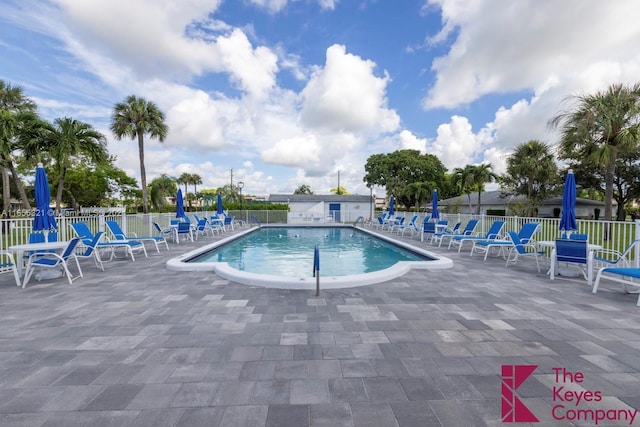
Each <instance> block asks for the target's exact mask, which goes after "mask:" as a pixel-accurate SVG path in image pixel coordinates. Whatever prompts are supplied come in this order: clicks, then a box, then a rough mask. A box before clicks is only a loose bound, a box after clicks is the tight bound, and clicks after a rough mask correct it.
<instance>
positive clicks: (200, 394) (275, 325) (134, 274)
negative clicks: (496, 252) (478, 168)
mask: <svg viewBox="0 0 640 427" xmlns="http://www.w3.org/2000/svg"><path fill="white" fill-rule="evenodd" d="M207 239H209V238H207ZM404 240H412V239H410V238H408V237H405V238H404ZM202 242H203V239H202V238H201V239H200V241H199V242H197V243H196V244H191V243H187V244H183V243H181V244H180V245H175V244H171V245H170V246H171V251H169V252H167V251H163V252H162V253H161V254H157V253H155V252H154V251H149V258H148V259H144V258H140V257H138V258H137V260H136V262H135V263H133V262H130V261H114V262H112V263H109V264H107V265H106V272H104V273H102V272H100V271H98V270H97V269H96V268H95V266H94V265H93V263H92V261H88V260H84V261H83V262H82V266H83V268H84V272H85V277H84V278H83V279H80V280H78V281H76V282H74V283H73V284H72V285H69V284H68V283H67V282H66V281H65V280H64V279H57V280H53V281H48V282H36V281H32V283H31V284H30V285H28V287H27V288H26V289H24V290H23V289H18V288H16V287H15V285H14V283H13V281H12V276H11V275H8V274H5V275H2V276H0V426H34V427H36V426H64V427H68V426H83V425H87V426H91V427H99V426H154V427H159V426H189V427H195V426H233V427H237V426H251V427H258V426H292V427H304V426H331V427H336V426H367V427H372V426H383V427H392V426H403V427H404V426H421V427H425V426H447V427H449V426H453V427H461V426H499V425H503V423H502V422H501V412H500V411H501V398H500V396H501V367H502V365H537V366H538V368H537V369H536V371H535V372H534V374H533V376H531V377H530V378H528V379H527V380H526V381H525V382H524V384H523V385H522V386H521V387H520V388H519V389H518V392H517V393H518V395H519V396H521V397H522V400H523V402H524V403H525V404H526V405H527V406H528V407H529V408H530V409H531V411H532V412H533V413H534V414H535V415H536V416H537V417H538V418H539V419H540V421H541V423H540V424H531V425H544V426H547V425H558V426H565V425H581V426H582V425H594V422H592V421H580V422H577V421H576V422H574V423H571V422H570V421H567V420H558V421H554V420H553V418H552V408H553V407H554V406H555V405H558V404H559V403H558V401H557V400H556V401H553V397H554V396H553V394H552V388H553V387H554V386H557V385H556V384H555V377H554V375H553V371H552V369H553V368H554V367H563V368H566V369H567V370H569V371H571V372H574V373H575V372H578V371H579V372H580V373H582V374H583V376H584V380H583V382H582V383H577V382H575V383H573V384H564V386H565V387H564V389H563V391H566V390H572V391H587V390H589V391H592V392H595V391H599V392H600V396H601V397H602V399H601V400H600V401H599V402H586V403H585V402H584V399H583V402H581V403H580V405H579V406H578V407H577V408H580V409H590V408H591V409H593V408H600V409H624V410H633V409H634V408H640V374H639V373H638V370H639V369H640V356H639V355H638V349H639V348H640V308H638V307H636V305H635V302H636V299H637V298H636V296H631V295H626V294H624V293H622V292H621V291H620V289H619V287H618V286H616V285H613V284H608V285H604V286H603V287H602V291H600V292H599V293H598V294H597V295H592V294H591V292H590V289H589V288H588V287H587V286H586V284H585V282H584V281H579V280H576V279H574V280H568V279H560V280H557V281H554V282H551V281H550V280H549V279H548V277H547V276H545V275H544V273H542V274H538V273H537V272H536V270H535V265H534V264H533V263H532V262H531V260H524V262H522V263H521V264H519V265H517V266H515V267H509V268H508V269H507V268H505V267H504V263H503V261H502V260H501V259H500V260H498V259H495V258H490V259H489V260H487V262H483V261H482V260H481V257H480V256H475V257H470V256H469V253H468V251H465V252H464V253H463V254H457V253H455V252H454V251H447V250H446V249H438V248H432V249H433V251H434V252H437V253H443V254H444V255H446V256H449V257H451V258H452V259H453V260H454V263H455V266H454V268H453V269H450V270H441V271H432V272H430V271H419V272H412V273H410V274H407V275H405V276H403V277H401V278H399V279H396V280H393V281H390V282H387V283H383V284H378V285H372V286H364V287H358V288H352V289H344V290H331V291H322V293H321V296H320V297H315V289H310V290H309V291H285V290H275V289H264V288H255V287H250V286H245V285H240V284H235V283H229V282H227V281H226V280H222V279H221V278H219V277H216V276H215V275H214V274H212V273H198V272H190V273H179V272H174V271H168V270H167V269H166V268H165V262H166V261H167V260H168V259H169V258H170V257H173V256H176V255H178V254H179V253H181V252H182V251H186V250H187V249H189V248H193V247H195V246H197V245H201V244H202ZM413 242H414V244H416V245H418V246H425V247H430V248H431V246H430V245H428V244H427V243H424V244H422V243H420V242H419V241H417V240H416V239H415V238H414V239H413ZM527 261H528V262H527ZM573 378H574V379H578V378H579V377H573ZM561 385H563V384H561ZM584 396H585V395H584V394H583V397H584ZM556 397H557V396H556ZM561 404H562V405H564V409H563V410H562V411H557V415H558V414H559V415H562V416H565V415H567V414H570V412H567V411H568V410H569V409H572V408H576V407H575V399H574V402H564V403H561ZM585 413H588V411H587V412H585ZM621 413H622V412H616V414H621ZM638 419H640V417H638V418H636V422H635V424H637V425H640V422H639V421H638ZM521 425H526V424H521ZM598 425H599V426H603V425H604V426H608V425H629V423H628V422H614V421H600V422H599V424H598Z"/></svg>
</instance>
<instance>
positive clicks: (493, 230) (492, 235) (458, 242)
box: [449, 220, 504, 252]
mask: <svg viewBox="0 0 640 427" xmlns="http://www.w3.org/2000/svg"><path fill="white" fill-rule="evenodd" d="M502 227H504V221H502V220H496V221H493V224H491V227H489V231H487V234H485V235H484V236H453V237H452V238H451V241H449V249H451V246H452V245H455V246H458V252H460V250H461V249H462V246H464V244H465V242H471V243H473V242H474V241H476V240H495V239H497V238H498V237H499V235H500V231H501V230H502Z"/></svg>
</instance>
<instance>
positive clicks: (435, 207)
mask: <svg viewBox="0 0 640 427" xmlns="http://www.w3.org/2000/svg"><path fill="white" fill-rule="evenodd" d="M431 209H432V210H433V212H432V213H431V218H432V219H438V218H440V213H439V212H438V190H433V196H432V197H431Z"/></svg>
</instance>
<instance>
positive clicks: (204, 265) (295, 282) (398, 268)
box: [166, 224, 453, 289]
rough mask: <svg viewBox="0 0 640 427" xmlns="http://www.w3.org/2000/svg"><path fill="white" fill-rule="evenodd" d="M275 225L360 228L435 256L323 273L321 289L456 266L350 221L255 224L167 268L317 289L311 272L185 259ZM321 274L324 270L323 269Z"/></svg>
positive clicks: (281, 286)
mask: <svg viewBox="0 0 640 427" xmlns="http://www.w3.org/2000/svg"><path fill="white" fill-rule="evenodd" d="M275 227H290V228H294V227H304V228H335V227H343V228H357V229H358V230H360V231H363V232H365V233H367V234H369V235H373V236H375V237H377V238H379V239H381V240H384V241H386V242H389V243H392V244H394V245H397V246H400V247H402V248H404V249H407V250H410V251H412V252H415V253H418V254H420V255H423V256H427V257H429V258H432V260H430V261H399V262H397V263H396V264H394V265H393V266H391V267H389V268H385V269H384V270H379V271H376V272H371V273H361V274H351V275H348V276H322V274H320V287H321V288H322V289H342V288H353V287H357V286H366V285H373V284H376V283H382V282H386V281H389V280H392V279H395V278H398V277H400V276H403V275H404V274H406V273H408V272H409V271H410V270H440V269H446V268H451V267H453V261H452V260H451V259H450V258H447V257H443V256H442V255H438V254H435V253H433V252H429V251H427V250H424V249H422V248H419V247H416V246H413V245H410V244H408V243H405V242H401V241H398V240H394V239H392V238H390V237H389V236H386V235H384V234H381V233H377V232H374V231H373V230H368V229H366V228H363V227H354V226H352V225H347V224H342V225H341V224H334V225H303V226H299V225H287V224H268V225H260V226H258V227H252V228H249V229H247V230H244V231H242V232H240V233H236V234H234V235H232V236H229V237H225V238H223V239H221V240H218V241H216V242H213V243H210V244H208V245H205V246H202V247H200V248H198V249H195V250H192V251H189V252H187V253H185V254H182V255H180V256H178V257H175V258H172V259H170V260H169V261H167V264H166V266H167V268H168V269H169V270H173V271H211V272H214V273H216V274H217V275H218V276H220V277H222V278H224V279H227V280H231V281H233V282H237V283H241V284H244V285H248V286H260V287H265V288H275V289H314V288H315V286H316V278H315V277H312V276H311V275H310V276H308V277H292V276H276V275H264V274H257V273H249V272H244V271H240V270H236V269H235V268H232V267H230V266H229V264H228V263H226V262H199V263H190V264H187V263H186V262H185V261H186V260H188V259H191V258H193V257H194V256H197V255H199V254H201V253H202V252H205V251H209V250H212V249H215V248H217V247H219V246H222V245H225V244H226V243H228V242H231V241H233V240H236V239H239V238H240V237H242V236H244V235H246V234H249V233H253V232H255V231H256V230H258V229H259V228H275ZM320 273H322V271H320Z"/></svg>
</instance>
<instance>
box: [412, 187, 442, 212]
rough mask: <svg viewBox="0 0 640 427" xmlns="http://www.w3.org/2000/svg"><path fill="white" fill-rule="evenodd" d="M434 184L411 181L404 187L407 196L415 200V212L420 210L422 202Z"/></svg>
mask: <svg viewBox="0 0 640 427" xmlns="http://www.w3.org/2000/svg"><path fill="white" fill-rule="evenodd" d="M434 188H436V185H435V184H434V183H433V182H412V183H411V184H409V185H407V187H406V188H405V193H406V195H407V197H408V198H410V199H413V200H415V203H416V212H418V211H419V210H420V206H421V205H422V202H424V201H426V200H427V198H428V197H429V194H431V193H432V191H433V189H434Z"/></svg>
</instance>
